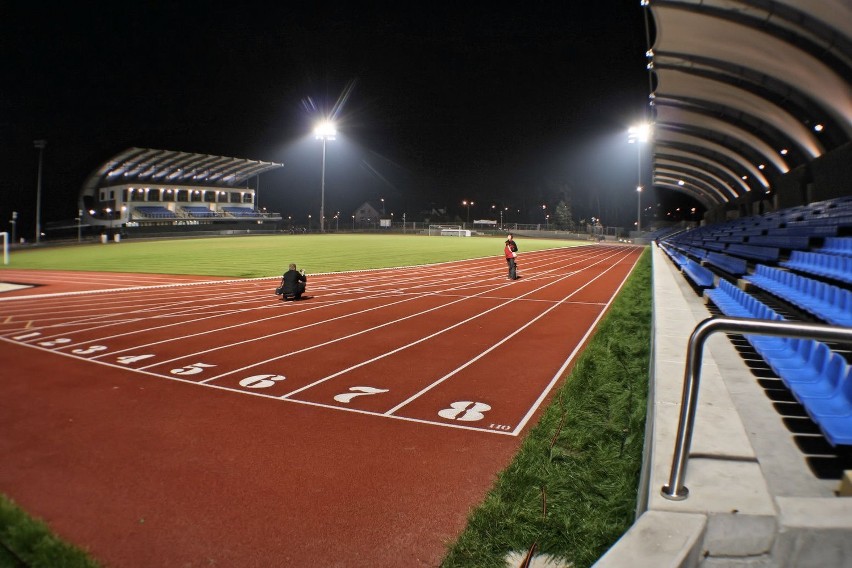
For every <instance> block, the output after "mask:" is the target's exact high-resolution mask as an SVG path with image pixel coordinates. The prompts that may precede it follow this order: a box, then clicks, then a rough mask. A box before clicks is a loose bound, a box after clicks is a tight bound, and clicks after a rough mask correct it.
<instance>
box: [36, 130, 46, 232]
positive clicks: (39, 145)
mask: <svg viewBox="0 0 852 568" xmlns="http://www.w3.org/2000/svg"><path fill="white" fill-rule="evenodd" d="M33 146H35V147H36V148H38V182H37V183H36V236H35V242H36V244H39V242H40V241H41V166H42V158H43V157H44V147H45V146H47V141H46V140H35V141H33Z"/></svg>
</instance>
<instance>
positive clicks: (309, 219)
mask: <svg viewBox="0 0 852 568" xmlns="http://www.w3.org/2000/svg"><path fill="white" fill-rule="evenodd" d="M308 232H309V233H310V232H311V214H310V213H308Z"/></svg>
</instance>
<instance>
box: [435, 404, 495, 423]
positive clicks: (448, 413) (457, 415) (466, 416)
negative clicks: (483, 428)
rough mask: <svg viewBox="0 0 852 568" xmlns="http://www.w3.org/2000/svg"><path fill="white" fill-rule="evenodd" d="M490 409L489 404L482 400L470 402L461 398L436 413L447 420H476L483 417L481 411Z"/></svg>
mask: <svg viewBox="0 0 852 568" xmlns="http://www.w3.org/2000/svg"><path fill="white" fill-rule="evenodd" d="M488 410H491V406H490V405H488V404H485V403H484V402H471V401H469V400H463V401H459V402H454V403H452V404H451V405H450V407H449V408H445V409H443V410H442V411H440V412H439V413H438V416H440V417H441V418H447V419H449V420H460V421H462V422H476V421H477V420H482V419H483V418H485V415H484V414H483V412H486V411H488Z"/></svg>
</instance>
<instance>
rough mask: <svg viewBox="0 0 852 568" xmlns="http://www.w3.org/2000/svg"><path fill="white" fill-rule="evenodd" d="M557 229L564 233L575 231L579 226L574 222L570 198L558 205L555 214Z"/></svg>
mask: <svg viewBox="0 0 852 568" xmlns="http://www.w3.org/2000/svg"><path fill="white" fill-rule="evenodd" d="M553 217H554V221H555V222H556V227H557V228H558V229H561V230H563V231H574V230H576V228H577V224H576V223H575V222H574V214H573V212H572V211H571V199H570V198H568V200H567V202H566V201H565V200H562V201H560V202H559V203H557V204H556V211H555V212H554V214H553Z"/></svg>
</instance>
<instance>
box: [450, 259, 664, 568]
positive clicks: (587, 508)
mask: <svg viewBox="0 0 852 568" xmlns="http://www.w3.org/2000/svg"><path fill="white" fill-rule="evenodd" d="M650 257H651V255H650V254H649V252H648V251H647V250H646V251H645V253H644V254H643V255H642V258H641V259H640V261H639V263H638V265H637V267H636V268H635V269H634V272H633V274H632V275H631V276H630V278H629V279H628V281H627V284H626V285H625V286H624V288H623V289H622V291H621V293H620V294H619V296H618V298H617V299H616V301H615V302H614V303H613V305H612V307H611V310H610V312H609V314H607V315H606V316H605V318H604V320H603V321H602V322H601V324H600V327H599V329H598V331H597V332H596V333H595V335H594V336H593V338H592V339H591V341H590V342H589V345H588V346H587V347H586V349H585V350H584V351H583V354H582V355H581V356H580V358H579V359H578V361H577V363H576V365H575V367H574V369H573V370H572V371H571V373H570V374H569V376H568V377H567V379H566V381H565V382H564V383H563V384H562V386H561V387H560V388H559V390H558V391H557V393H556V395H555V398H554V401H553V403H551V404H550V406H549V407H548V408H547V410H546V411H545V412H544V414H543V416H542V418H541V420H540V421H539V423H538V425H536V426H535V428H533V429H532V430H531V431H530V433H529V435H528V436H527V438H526V439H525V440H524V443H523V445H522V447H521V450H520V452H519V453H518V455H517V456H516V457H515V459H514V460H513V462H512V463H511V464H510V465H509V467H507V468H506V470H504V471H503V472H501V473H500V474H499V476H498V478H497V482H496V484H495V486H494V488H493V489H492V490H491V491H490V492H489V494H488V496H487V498H486V500H485V502H484V503H483V504H482V505H480V506H479V507H478V508H477V509H476V510H475V511H473V513H472V514H471V516H470V517H469V519H468V525H467V528H466V529H465V531H464V532H463V533H462V535H461V536H460V537H459V539H458V540H457V541H456V542H455V543H454V544H453V545H452V546H451V547H450V549H449V552H448V554H447V556H446V558H445V560H444V562H443V564H442V566H443V567H444V568H488V567H495V568H497V567H499V568H505V566H506V556H507V554H508V553H510V552H516V553H520V555H521V557H523V556H524V555H526V554H527V552H528V551H529V550H530V549H531V548H533V547H535V552H536V553H537V554H548V555H551V556H554V557H558V558H562V559H565V560H566V561H568V562H571V563H573V564H572V566H574V567H575V568H581V567H584V566H591V565H592V564H594V562H595V561H597V559H598V558H599V557H600V556H602V555H603V553H604V552H606V551H607V550H608V549H609V548H610V547H611V546H612V545H613V544H614V543H615V541H616V540H618V539H619V538H620V537H621V535H622V534H624V532H625V531H626V530H627V529H628V528H629V527H630V525H631V524H632V523H633V521H634V515H635V507H636V498H637V488H638V485H639V474H640V469H641V464H642V450H643V441H644V428H645V416H646V410H647V396H648V368H649V360H650V346H651V305H652V296H651V290H652V283H651V258H650ZM569 324H570V322H566V325H569ZM518 363H519V364H528V363H529V362H524V361H519V362H518Z"/></svg>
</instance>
